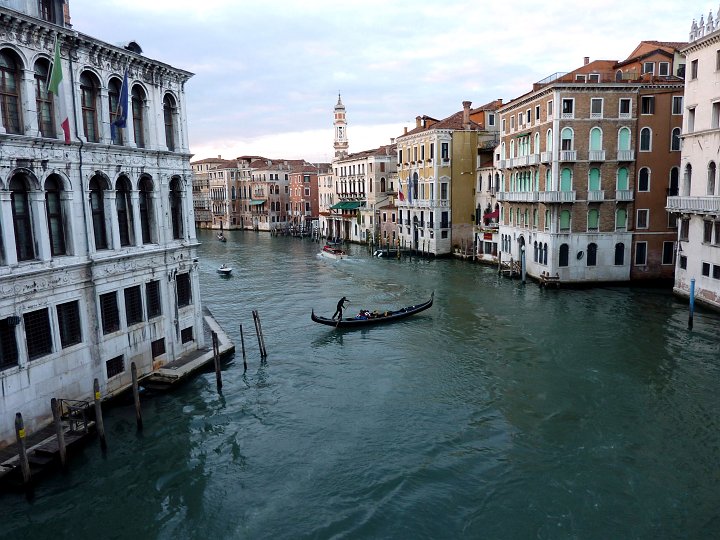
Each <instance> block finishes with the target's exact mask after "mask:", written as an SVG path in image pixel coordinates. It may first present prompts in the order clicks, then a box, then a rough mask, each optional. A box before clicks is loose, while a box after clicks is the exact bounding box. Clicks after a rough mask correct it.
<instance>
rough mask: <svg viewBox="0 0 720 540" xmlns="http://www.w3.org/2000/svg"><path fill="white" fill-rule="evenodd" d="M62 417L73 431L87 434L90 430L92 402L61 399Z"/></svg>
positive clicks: (59, 402)
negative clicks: (89, 412) (89, 411)
mask: <svg viewBox="0 0 720 540" xmlns="http://www.w3.org/2000/svg"><path fill="white" fill-rule="evenodd" d="M58 404H59V406H60V417H61V418H62V419H63V420H64V421H65V422H67V423H68V426H69V427H70V430H71V431H82V432H84V433H87V430H88V423H89V421H90V420H89V418H88V410H89V408H90V402H88V401H78V400H75V399H60V400H58Z"/></svg>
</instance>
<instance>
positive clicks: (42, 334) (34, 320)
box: [23, 308, 52, 360]
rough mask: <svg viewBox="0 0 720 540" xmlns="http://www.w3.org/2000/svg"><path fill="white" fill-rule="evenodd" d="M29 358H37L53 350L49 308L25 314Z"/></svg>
mask: <svg viewBox="0 0 720 540" xmlns="http://www.w3.org/2000/svg"><path fill="white" fill-rule="evenodd" d="M23 321H24V323H25V339H26V340H27V352H28V359H30V360H35V359H36V358H40V357H42V356H45V355H48V354H50V353H51V352H52V334H51V333H50V317H49V316H48V310H47V308H43V309H38V310H37V311H30V312H28V313H25V315H23Z"/></svg>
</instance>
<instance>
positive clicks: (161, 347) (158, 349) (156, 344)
mask: <svg viewBox="0 0 720 540" xmlns="http://www.w3.org/2000/svg"><path fill="white" fill-rule="evenodd" d="M150 350H151V351H152V357H153V358H157V357H158V356H160V355H163V354H165V338H160V339H156V340H155V341H153V342H152V343H151V344H150Z"/></svg>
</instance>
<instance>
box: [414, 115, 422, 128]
mask: <svg viewBox="0 0 720 540" xmlns="http://www.w3.org/2000/svg"><path fill="white" fill-rule="evenodd" d="M415 127H416V128H419V127H421V124H420V117H419V116H416V117H415Z"/></svg>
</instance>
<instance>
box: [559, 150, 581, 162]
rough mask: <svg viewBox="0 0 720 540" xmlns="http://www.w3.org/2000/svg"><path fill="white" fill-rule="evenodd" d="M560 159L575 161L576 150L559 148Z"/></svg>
mask: <svg viewBox="0 0 720 540" xmlns="http://www.w3.org/2000/svg"><path fill="white" fill-rule="evenodd" d="M560 161H577V150H560Z"/></svg>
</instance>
